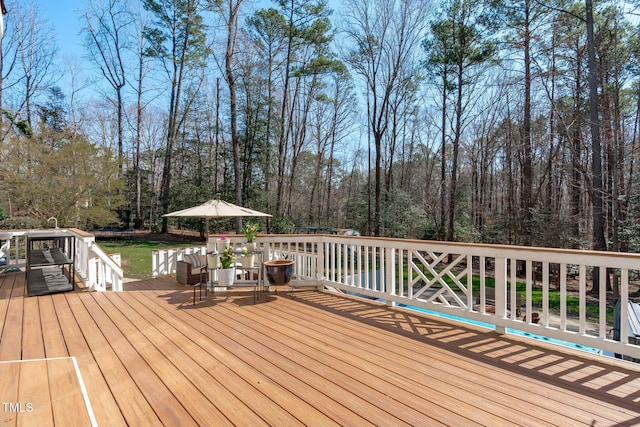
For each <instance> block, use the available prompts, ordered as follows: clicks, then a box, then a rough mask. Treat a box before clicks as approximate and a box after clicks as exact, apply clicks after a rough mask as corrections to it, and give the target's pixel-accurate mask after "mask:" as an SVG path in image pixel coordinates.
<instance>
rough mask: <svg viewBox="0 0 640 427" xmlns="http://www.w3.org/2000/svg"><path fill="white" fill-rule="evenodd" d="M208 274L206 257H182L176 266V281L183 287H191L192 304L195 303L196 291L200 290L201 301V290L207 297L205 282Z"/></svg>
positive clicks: (198, 255) (189, 255)
mask: <svg viewBox="0 0 640 427" xmlns="http://www.w3.org/2000/svg"><path fill="white" fill-rule="evenodd" d="M208 278H209V272H208V269H207V257H206V256H205V255H200V254H187V255H184V257H183V260H182V261H178V262H177V264H176V281H177V282H178V283H180V284H183V285H188V286H193V303H194V304H195V303H196V289H199V290H200V300H202V288H204V291H205V297H206V295H207V291H208V290H207V281H208Z"/></svg>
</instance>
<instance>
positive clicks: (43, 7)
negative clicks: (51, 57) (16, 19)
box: [9, 0, 85, 60]
mask: <svg viewBox="0 0 640 427" xmlns="http://www.w3.org/2000/svg"><path fill="white" fill-rule="evenodd" d="M14 1H16V0H14ZM19 1H23V0H19ZM32 1H34V3H35V4H36V5H37V6H38V10H39V12H40V15H41V17H42V18H44V19H46V20H47V21H48V22H49V25H51V26H53V28H54V30H55V32H56V41H57V45H58V49H59V54H58V59H59V60H60V59H61V58H64V57H65V56H69V55H73V56H76V57H78V58H79V57H80V56H81V55H82V50H83V47H82V44H81V42H80V36H79V33H80V28H81V25H80V24H81V21H80V11H81V10H82V9H84V7H85V0H32ZM9 13H11V10H9Z"/></svg>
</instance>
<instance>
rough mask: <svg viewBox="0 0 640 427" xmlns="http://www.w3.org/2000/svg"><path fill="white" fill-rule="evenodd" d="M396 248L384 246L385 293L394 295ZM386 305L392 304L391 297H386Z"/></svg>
mask: <svg viewBox="0 0 640 427" xmlns="http://www.w3.org/2000/svg"><path fill="white" fill-rule="evenodd" d="M395 254H396V250H395V249H394V248H385V258H386V260H385V269H386V271H385V280H384V284H385V285H386V289H385V293H386V294H387V295H396V258H395ZM387 305H394V301H393V300H392V299H387Z"/></svg>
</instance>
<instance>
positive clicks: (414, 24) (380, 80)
mask: <svg viewBox="0 0 640 427" xmlns="http://www.w3.org/2000/svg"><path fill="white" fill-rule="evenodd" d="M427 6H428V2H427V1H424V0H419V1H411V0H394V1H386V2H379V1H374V0H348V1H347V2H346V5H345V7H344V10H345V15H344V19H345V25H344V31H345V39H346V40H345V42H346V43H347V44H349V46H351V47H350V50H349V52H348V55H347V59H346V61H347V62H348V63H349V64H350V65H351V67H352V68H353V69H354V70H355V72H356V73H357V74H358V75H359V76H360V77H361V78H362V79H363V80H364V83H365V87H366V91H367V92H366V95H367V105H368V112H367V116H368V117H367V119H368V123H369V128H370V130H371V133H372V134H373V141H374V146H375V166H374V170H375V190H374V191H375V200H374V203H375V207H374V212H373V234H374V235H379V234H380V204H381V193H382V156H383V153H382V142H383V138H384V136H385V134H386V133H387V131H388V129H389V126H390V124H391V123H390V114H391V102H392V100H393V97H394V93H395V92H397V91H398V90H399V88H400V87H401V86H402V83H403V81H402V79H403V77H404V76H405V75H406V71H405V69H404V68H403V67H404V66H405V64H407V63H411V62H412V61H410V57H411V56H412V55H413V54H415V51H416V47H417V46H418V45H419V43H420V39H421V37H422V36H423V31H424V29H425V23H426V22H427V20H426V15H425V13H426V11H427Z"/></svg>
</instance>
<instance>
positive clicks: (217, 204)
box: [162, 197, 272, 234]
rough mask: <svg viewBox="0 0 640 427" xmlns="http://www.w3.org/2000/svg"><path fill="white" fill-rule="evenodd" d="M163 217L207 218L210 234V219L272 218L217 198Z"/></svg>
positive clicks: (207, 231)
mask: <svg viewBox="0 0 640 427" xmlns="http://www.w3.org/2000/svg"><path fill="white" fill-rule="evenodd" d="M162 216H190V217H198V218H205V220H206V222H205V230H206V233H207V234H208V233H209V219H210V218H230V217H240V216H254V217H255V216H272V215H269V214H268V213H264V212H260V211H256V210H254V209H249V208H245V207H243V206H238V205H234V204H233V203H229V202H225V201H224V200H220V198H219V197H218V198H215V199H213V200H209V201H208V202H204V203H203V204H201V205H198V206H193V207H190V208H186V209H182V210H179V211H175V212H171V213H168V214H164V215H162Z"/></svg>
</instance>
